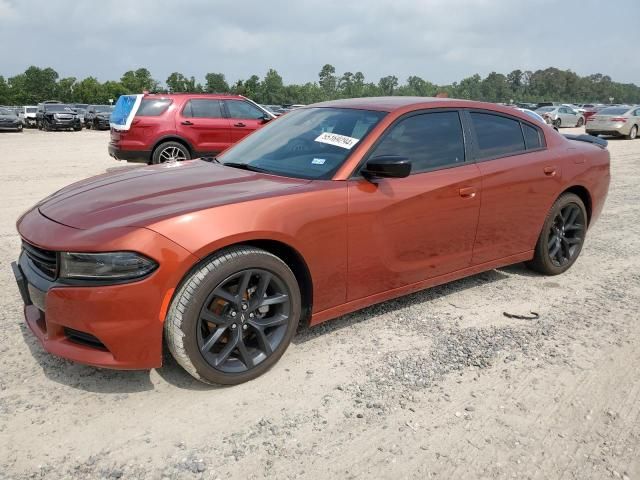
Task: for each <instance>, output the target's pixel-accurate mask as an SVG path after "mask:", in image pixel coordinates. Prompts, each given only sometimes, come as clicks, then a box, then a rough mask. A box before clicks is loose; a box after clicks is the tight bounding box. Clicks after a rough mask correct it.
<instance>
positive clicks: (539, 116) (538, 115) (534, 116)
mask: <svg viewBox="0 0 640 480" xmlns="http://www.w3.org/2000/svg"><path fill="white" fill-rule="evenodd" d="M517 110H520V111H521V112H524V113H526V114H527V115H529V116H530V117H531V118H533V119H534V120H537V121H538V122H540V123H544V124H546V123H547V122H546V120H545V119H544V118H542V116H541V115H540V114H538V113H536V112H534V111H533V110H529V109H528V108H517Z"/></svg>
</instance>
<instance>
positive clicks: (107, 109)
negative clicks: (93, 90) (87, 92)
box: [94, 105, 113, 113]
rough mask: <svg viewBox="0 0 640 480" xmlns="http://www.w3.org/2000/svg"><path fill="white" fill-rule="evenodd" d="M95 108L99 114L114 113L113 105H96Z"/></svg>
mask: <svg viewBox="0 0 640 480" xmlns="http://www.w3.org/2000/svg"><path fill="white" fill-rule="evenodd" d="M94 108H95V110H96V112H98V113H101V112H111V111H113V107H112V106H111V105H96V106H95V107H94Z"/></svg>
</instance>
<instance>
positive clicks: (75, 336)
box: [64, 327, 107, 350]
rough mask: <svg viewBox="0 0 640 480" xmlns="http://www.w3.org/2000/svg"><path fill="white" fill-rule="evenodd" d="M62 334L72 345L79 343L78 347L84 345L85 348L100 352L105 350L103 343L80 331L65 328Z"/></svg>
mask: <svg viewBox="0 0 640 480" xmlns="http://www.w3.org/2000/svg"><path fill="white" fill-rule="evenodd" d="M64 334H65V335H66V336H67V338H68V339H69V340H71V341H72V342H74V343H79V344H80V345H85V346H87V347H92V348H98V349H100V350H107V347H105V346H104V343H102V342H101V341H100V340H98V339H97V338H96V337H94V336H93V335H91V334H90V333H86V332H81V331H80V330H75V329H73V328H68V327H65V328H64Z"/></svg>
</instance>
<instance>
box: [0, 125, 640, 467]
mask: <svg viewBox="0 0 640 480" xmlns="http://www.w3.org/2000/svg"><path fill="white" fill-rule="evenodd" d="M571 131H572V130H571V129H569V130H566V132H571ZM573 131H575V130H573ZM107 137H108V133H107V132H95V131H82V132H79V133H73V132H69V133H63V132H58V133H55V132H51V133H43V132H38V131H25V132H24V133H22V134H11V133H9V134H1V135H0V159H1V160H2V165H1V168H2V170H1V171H0V181H1V183H0V185H1V187H2V195H3V198H4V201H3V202H2V203H1V204H0V266H1V268H0V283H1V285H2V295H1V297H0V327H1V329H2V336H1V338H0V362H1V363H0V364H1V367H0V478H2V479H4V478H16V479H22V478H51V479H61V478H72V479H85V478H112V479H118V478H125V479H128V478H136V479H138V478H152V479H156V478H157V479H160V478H207V479H209V478H211V479H215V478H220V479H227V478H240V479H261V478H277V479H284V478H374V479H377V478H416V479H424V478H445V479H449V478H487V479H488V478H491V479H501V478H519V479H522V478H535V479H538V478H540V479H542V478H552V479H591V478H593V479H602V478H609V477H611V478H625V479H626V478H630V479H639V478H640V349H639V348H638V345H639V344H640V343H639V340H640V324H639V322H638V320H639V316H640V315H639V305H640V273H639V271H640V268H639V267H640V189H638V184H639V183H640V140H637V141H625V140H612V141H610V144H609V148H610V151H611V155H612V185H611V190H610V194H609V198H608V200H607V205H606V207H605V211H604V213H603V216H602V217H601V219H600V220H599V222H598V223H597V224H596V225H595V226H594V228H593V229H591V230H590V231H589V236H588V238H587V243H586V246H585V248H584V250H583V253H582V256H581V258H580V259H579V260H578V262H577V264H576V265H575V266H574V267H573V268H572V269H571V270H570V271H568V272H567V273H566V274H564V275H562V276H559V277H553V278H548V277H542V276H538V275H534V274H532V273H530V272H529V271H528V270H526V269H525V268H524V267H523V266H521V265H517V266H513V267H508V268H504V269H500V270H495V271H490V272H487V273H483V274H480V275H477V276H474V277H472V278H468V279H465V280H462V281H458V282H454V283H451V284H448V285H445V286H442V287H438V288H434V289H431V290H429V291H425V292H421V293H417V294H414V295H410V296H407V297H404V298H401V299H399V300H396V301H393V302H388V303H385V304H382V305H378V306H375V307H372V308H368V309H366V310H362V311H360V312H357V313H355V314H352V315H348V316H346V317H343V318H341V319H338V320H336V321H333V322H330V323H328V324H325V325H323V326H320V327H317V328H314V329H311V330H308V331H305V332H303V333H301V334H300V335H298V337H297V338H296V339H295V341H294V344H292V345H291V347H290V348H289V350H288V352H287V353H286V354H285V356H284V357H283V359H282V360H281V361H280V362H279V364H278V365H276V367H275V368H273V370H272V371H271V372H269V373H268V374H267V375H264V376H263V377H261V378H259V379H257V380H255V381H253V382H250V383H249V384H245V385H241V386H238V387H233V388H212V387H208V386H204V385H202V384H200V383H198V382H196V381H194V380H192V379H191V377H189V376H188V375H187V374H185V373H184V372H183V371H182V370H181V369H180V368H179V367H178V366H177V365H176V364H175V362H173V361H172V360H171V359H170V358H167V360H166V363H165V366H164V367H163V368H161V369H159V370H154V371H151V372H114V371H107V370H99V369H95V368H90V367H85V366H81V365H76V364H71V363H69V362H66V361H64V360H61V359H57V358H54V357H52V356H50V355H48V354H46V353H44V352H43V351H42V350H41V348H40V346H39V345H38V344H37V342H36V340H35V339H34V337H33V336H32V335H31V334H30V332H29V331H28V329H27V327H26V326H25V324H24V323H23V319H22V305H21V302H20V298H19V295H18V291H17V288H16V286H15V285H14V282H13V278H12V275H11V270H10V267H9V264H10V262H11V261H12V260H14V259H15V258H16V257H17V255H18V251H19V238H18V236H17V234H16V232H15V226H14V223H15V220H16V218H17V217H18V215H19V214H20V213H21V212H22V211H23V210H25V209H26V208H28V207H29V206H31V205H32V204H33V203H34V202H36V201H37V200H39V199H40V198H42V197H44V196H45V195H47V194H49V193H51V192H53V191H54V190H56V189H58V188H60V187H62V186H63V185H65V184H68V183H70V182H72V181H75V180H79V179H81V178H84V177H87V176H90V175H93V174H97V173H101V172H104V171H105V170H109V169H114V168H127V167H126V166H125V165H124V164H119V163H118V162H116V161H114V160H111V159H110V158H109V157H108V156H107V154H106V142H107ZM134 168H135V167H134ZM530 310H533V311H536V312H539V314H540V318H539V319H538V320H516V319H508V318H506V317H505V316H504V315H503V312H505V311H506V312H511V313H517V314H525V313H528V312H529V311H530Z"/></svg>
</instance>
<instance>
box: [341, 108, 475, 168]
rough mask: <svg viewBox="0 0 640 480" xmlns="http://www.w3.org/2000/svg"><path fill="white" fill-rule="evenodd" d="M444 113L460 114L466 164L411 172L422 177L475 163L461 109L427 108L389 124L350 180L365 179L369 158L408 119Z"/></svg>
mask: <svg viewBox="0 0 640 480" xmlns="http://www.w3.org/2000/svg"><path fill="white" fill-rule="evenodd" d="M442 112H456V113H457V114H458V119H459V120H460V126H461V129H462V143H463V147H464V162H461V163H460V164H459V165H445V166H441V167H435V168H432V169H428V170H420V171H419V172H415V173H414V172H413V171H412V172H411V174H410V176H411V175H414V174H415V175H420V174H423V173H430V172H436V171H438V170H446V169H449V168H457V167H462V166H464V165H467V164H470V163H475V162H474V161H473V157H472V155H471V153H472V152H471V149H470V145H469V138H470V137H469V131H468V126H467V125H465V123H466V122H465V121H464V118H463V111H462V110H461V109H460V108H456V107H453V108H426V109H423V110H415V111H413V112H409V113H405V114H404V115H401V116H400V117H398V118H396V119H395V120H394V121H393V122H392V123H391V124H389V125H388V126H387V128H386V129H385V130H384V132H382V133H381V134H380V136H379V137H378V139H377V140H376V141H375V142H374V143H373V145H371V147H369V150H367V151H366V153H365V154H364V155H363V156H362V159H361V160H360V163H358V165H357V166H356V167H355V168H354V169H353V172H352V173H351V175H350V176H349V178H350V179H358V178H363V176H362V174H361V173H360V172H361V171H362V169H363V168H364V166H365V164H366V163H367V161H368V160H369V158H371V155H372V153H373V152H375V150H376V148H377V147H378V146H379V145H380V143H382V141H383V140H384V139H385V138H386V137H387V135H389V134H390V132H391V131H392V130H393V128H394V127H395V126H396V125H397V124H398V123H400V122H401V121H403V120H406V119H407V118H410V117H414V116H417V115H425V114H429V113H442Z"/></svg>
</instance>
